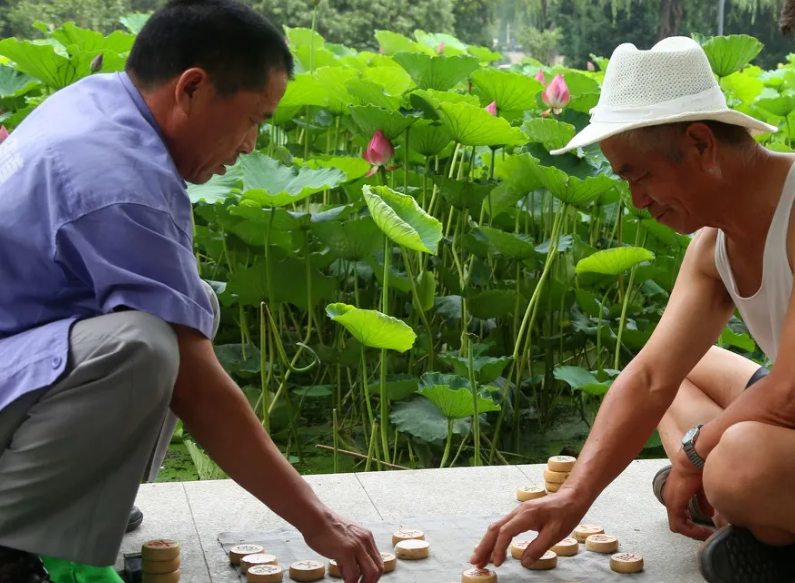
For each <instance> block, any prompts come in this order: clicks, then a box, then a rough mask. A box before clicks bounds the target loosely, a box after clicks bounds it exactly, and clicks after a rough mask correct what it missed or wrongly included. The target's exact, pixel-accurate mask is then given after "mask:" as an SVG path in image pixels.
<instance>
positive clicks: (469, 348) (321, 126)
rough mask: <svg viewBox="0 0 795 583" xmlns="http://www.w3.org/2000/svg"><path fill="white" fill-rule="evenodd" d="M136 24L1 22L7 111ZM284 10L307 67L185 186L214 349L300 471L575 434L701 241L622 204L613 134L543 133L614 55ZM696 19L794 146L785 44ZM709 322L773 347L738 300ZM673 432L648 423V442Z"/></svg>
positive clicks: (792, 79) (110, 58)
mask: <svg viewBox="0 0 795 583" xmlns="http://www.w3.org/2000/svg"><path fill="white" fill-rule="evenodd" d="M138 26H140V23H139V22H133V21H130V22H129V32H128V33H123V32H117V33H113V34H112V35H110V36H108V37H103V36H102V35H100V34H99V33H96V32H94V31H90V30H84V29H79V28H77V27H75V26H74V25H72V24H66V25H64V26H63V27H61V28H58V29H55V30H50V29H47V34H48V39H47V42H43V43H42V42H37V43H34V42H30V41H20V40H17V39H6V40H4V41H2V42H0V59H2V60H0V108H1V109H2V110H3V111H4V113H3V114H0V124H4V125H5V126H6V127H7V128H9V129H10V130H11V131H13V128H14V127H15V125H16V124H18V123H20V122H21V121H22V120H23V119H24V117H25V116H26V115H27V114H28V113H29V112H30V111H32V109H33V108H35V107H36V106H37V105H38V104H39V103H41V101H43V100H44V99H46V98H47V96H49V95H51V94H52V92H53V91H57V90H58V89H59V88H61V87H63V86H65V85H67V84H69V83H72V82H74V81H76V80H77V79H79V78H81V77H82V76H85V75H87V74H91V73H92V70H96V71H101V72H109V71H114V70H120V69H121V68H122V67H123V63H124V59H125V57H126V53H127V51H129V47H130V45H131V43H132V40H133V39H134V35H135V32H136V30H137V27H138ZM45 28H46V27H45ZM285 32H286V35H287V38H288V43H289V46H290V48H291V50H292V52H293V54H294V55H295V57H296V62H297V73H296V75H295V78H294V79H293V80H292V81H291V82H290V84H289V85H288V89H287V92H286V94H285V96H284V98H283V100H282V101H281V103H280V106H279V108H278V110H277V112H276V115H275V117H274V119H273V120H272V121H271V123H269V124H266V125H264V126H263V127H262V129H261V132H260V136H259V140H258V144H257V151H256V152H254V153H252V154H251V155H247V156H244V157H242V158H241V159H240V160H239V162H238V163H237V164H236V165H235V166H234V167H230V168H229V169H228V172H227V173H226V175H224V176H216V177H214V178H213V179H212V180H211V181H210V182H208V183H207V184H203V185H191V186H190V188H189V194H190V196H191V199H192V201H193V205H194V223H195V252H196V261H197V264H198V266H199V269H200V272H201V275H202V277H204V278H205V279H206V280H208V281H210V282H211V283H212V285H213V286H214V287H215V289H216V291H217V293H218V295H219V299H220V301H221V304H222V312H223V324H222V327H221V329H220V331H219V334H218V336H217V338H216V352H217V354H218V357H219V358H220V360H221V362H222V363H223V365H224V366H225V367H226V369H227V370H228V371H229V373H230V374H231V375H233V377H234V378H235V379H236V380H237V382H238V383H239V385H240V387H241V390H242V391H243V392H244V393H245V395H246V396H247V398H248V400H249V402H250V403H251V406H252V408H253V409H254V411H256V413H257V415H258V416H259V418H260V419H261V420H262V425H263V427H264V428H265V429H267V430H268V431H269V432H270V433H271V435H272V436H273V438H274V439H275V441H276V442H277V443H278V444H279V446H280V447H281V448H282V450H283V452H284V454H285V456H287V458H288V459H290V461H292V462H293V463H295V464H296V466H297V467H298V468H299V470H300V471H302V472H303V473H322V472H333V471H339V472H343V471H354V470H355V471H378V470H385V469H390V468H393V467H401V468H405V467H409V468H420V467H448V466H454V465H485V464H512V463H527V462H540V461H544V460H545V459H546V458H547V457H548V456H549V455H553V454H558V453H572V454H576V453H577V452H578V451H579V447H580V446H581V444H582V442H583V441H584V439H585V437H586V436H587V433H588V430H589V427H590V424H591V422H592V420H593V417H594V415H595V413H596V411H597V410H598V407H599V404H600V402H601V399H602V397H603V396H604V394H605V393H606V392H607V390H608V389H609V387H610V384H611V382H612V380H613V379H614V378H615V377H616V375H617V374H618V372H619V371H620V370H621V369H622V367H623V366H625V365H626V363H627V362H629V361H630V360H631V359H632V358H633V356H634V355H635V354H637V352H638V351H639V350H640V349H641V348H642V347H643V345H644V343H645V342H646V341H647V340H648V338H649V336H650V334H651V333H652V331H653V330H654V328H655V326H656V325H657V323H658V321H659V318H660V315H661V313H662V311H663V310H664V308H665V305H666V302H667V299H668V296H669V293H670V291H671V289H672V287H673V283H674V280H675V278H676V276H677V273H678V268H679V265H680V264H681V261H682V258H683V255H684V252H685V250H686V248H687V245H688V243H689V241H690V237H688V236H683V235H680V234H677V233H675V232H673V231H672V230H670V229H669V228H667V227H665V226H663V225H661V224H659V223H657V222H655V221H654V220H653V219H652V218H651V217H650V216H649V215H648V214H647V213H645V212H638V211H637V210H636V209H635V208H634V207H633V206H632V204H631V201H630V199H629V192H628V189H627V187H626V185H625V184H624V183H623V182H622V181H620V180H619V179H618V177H617V176H615V175H614V174H613V173H612V170H611V168H610V166H609V164H608V163H607V161H606V160H605V159H604V157H603V156H602V155H601V153H600V151H599V149H598V147H592V148H587V149H585V150H580V151H579V152H575V153H571V154H566V155H563V156H551V155H550V154H549V152H550V150H554V149H555V148H558V147H561V146H563V145H564V144H565V143H566V142H567V141H568V140H569V138H571V137H572V136H573V135H574V133H575V132H576V131H578V130H579V129H581V128H582V127H584V125H585V124H586V123H587V121H588V112H589V110H590V109H591V108H592V107H593V106H594V105H595V104H596V103H597V100H598V98H599V90H600V83H601V81H602V79H603V76H604V68H605V67H606V65H607V60H606V59H605V58H603V57H599V56H596V55H593V62H594V63H595V65H594V66H593V67H588V69H587V70H583V71H580V70H573V69H569V68H566V67H548V66H544V65H542V64H541V63H539V62H537V61H534V60H532V59H524V60H523V61H522V62H520V63H514V64H507V63H506V62H505V59H504V58H503V56H502V55H500V54H499V53H495V52H493V51H491V50H490V49H487V48H484V47H476V46H467V45H465V44H463V43H461V42H460V41H458V40H457V39H455V38H453V37H451V36H449V35H439V34H431V33H425V32H423V31H416V33H415V35H414V38H408V37H405V36H401V35H398V34H395V33H391V32H388V31H378V32H376V34H375V37H376V39H377V41H378V43H379V46H380V47H381V50H380V51H379V52H378V53H375V52H357V51H354V50H352V49H349V48H347V47H345V46H342V45H336V44H331V43H326V42H325V41H324V39H323V38H322V37H321V36H320V35H318V34H317V33H316V32H314V31H312V30H310V29H302V28H287V29H286V31H285ZM697 40H699V42H701V43H702V45H703V46H704V48H705V50H706V52H707V54H708V56H709V58H710V63H711V64H712V66H713V70H714V72H715V75H716V76H717V78H718V79H719V81H720V84H721V87H722V88H723V90H724V92H725V94H726V96H727V99H728V101H729V103H730V105H731V106H732V107H735V108H737V109H739V110H741V111H744V112H746V113H748V114H750V115H753V116H756V117H759V118H760V119H763V120H765V121H767V122H769V123H773V124H775V125H778V126H779V127H780V128H782V131H781V132H779V133H778V134H775V135H764V136H760V137H759V138H758V139H759V140H760V141H762V142H763V143H765V144H766V145H767V146H768V147H770V148H774V149H777V150H786V151H789V149H790V146H791V140H792V137H793V126H792V124H791V123H790V120H791V118H792V112H793V110H795V58H791V59H790V61H789V62H787V63H784V64H782V65H781V66H780V67H778V68H777V69H775V70H771V71H763V70H761V69H759V68H758V67H755V66H754V65H753V64H752V61H753V59H754V58H755V57H756V56H757V55H758V54H759V52H760V51H761V50H763V47H762V46H761V44H760V43H759V42H758V41H757V40H756V39H754V38H751V37H748V36H744V35H735V36H730V37H714V38H706V37H699V38H698V39H697ZM100 54H102V55H103V58H102V60H101V62H99V63H98V62H97V60H96V59H97V56H98V55H100ZM92 62H93V63H94V66H93V67H92V66H91V63H92ZM591 69H593V70H591ZM719 343H720V344H721V345H722V346H724V347H727V348H730V349H732V350H736V351H738V352H740V353H742V354H744V355H746V356H748V357H750V358H753V359H755V360H757V361H758V362H760V363H764V360H763V358H764V357H763V355H762V353H761V351H759V349H758V348H757V346H756V345H755V344H754V342H753V340H752V339H751V338H750V337H749V336H748V333H747V329H746V328H745V326H744V324H743V322H742V321H741V320H740V319H739V318H738V317H736V316H735V317H734V318H733V319H732V320H731V322H730V324H729V326H728V327H727V328H726V329H725V330H724V332H723V334H722V335H721V337H720V340H719ZM662 455H664V454H663V452H662V448H661V447H660V444H659V439H658V438H657V436H656V435H655V436H654V437H653V438H652V439H651V440H650V442H649V444H648V445H647V448H646V450H644V453H643V456H648V457H659V456H662ZM196 476H198V477H199V478H213V477H222V476H223V474H222V472H220V470H219V469H218V468H217V467H216V466H215V465H214V464H213V463H212V461H211V460H209V459H208V458H207V457H206V456H205V454H204V453H203V452H202V450H201V448H200V447H199V446H197V445H196V444H195V443H194V442H193V441H192V440H191V438H190V435H188V434H187V433H183V431H182V429H181V428H179V429H178V430H177V433H176V434H175V436H174V444H173V446H172V455H171V456H170V457H169V459H168V466H167V467H166V468H165V471H164V472H163V474H162V475H161V478H160V479H161V480H170V479H193V478H195V477H196Z"/></svg>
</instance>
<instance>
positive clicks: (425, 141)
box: [409, 121, 453, 156]
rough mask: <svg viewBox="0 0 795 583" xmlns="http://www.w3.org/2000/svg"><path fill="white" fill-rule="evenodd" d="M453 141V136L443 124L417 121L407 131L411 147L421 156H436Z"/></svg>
mask: <svg viewBox="0 0 795 583" xmlns="http://www.w3.org/2000/svg"><path fill="white" fill-rule="evenodd" d="M451 141H453V136H451V135H450V132H448V131H447V128H445V127H444V125H437V124H431V123H429V122H425V121H423V122H419V123H416V124H414V125H413V126H412V128H411V131H410V132H409V145H410V146H411V149H412V150H414V151H415V152H417V153H418V154H421V155H422V156H436V155H437V154H439V153H440V152H441V151H442V150H444V149H445V148H446V147H447V145H448V144H449V143H450V142H451Z"/></svg>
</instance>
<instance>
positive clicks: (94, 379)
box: [0, 0, 383, 583]
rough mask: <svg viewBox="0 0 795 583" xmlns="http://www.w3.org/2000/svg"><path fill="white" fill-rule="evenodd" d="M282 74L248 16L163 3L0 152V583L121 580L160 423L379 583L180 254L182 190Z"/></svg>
mask: <svg viewBox="0 0 795 583" xmlns="http://www.w3.org/2000/svg"><path fill="white" fill-rule="evenodd" d="M292 70H293V62H292V57H291V55H290V53H289V51H288V50H287V48H286V46H285V42H284V39H283V38H282V36H281V35H280V34H279V33H278V31H277V30H276V29H275V28H274V27H273V26H272V25H271V24H270V23H269V22H268V21H267V20H265V19H264V18H263V17H262V16H261V15H259V14H257V13H256V12H254V11H253V10H251V9H249V8H247V7H245V6H243V5H242V4H239V3H237V2H236V1H235V0H172V1H171V2H170V3H169V4H167V5H166V6H165V7H163V8H162V9H160V10H159V11H158V12H156V13H155V14H154V15H153V16H152V17H151V18H150V19H149V20H148V22H147V24H146V26H145V27H144V28H143V29H142V30H141V32H140V34H139V35H138V37H137V39H136V42H135V45H134V46H133V48H132V51H131V53H130V56H129V59H128V62H127V67H126V71H125V73H123V74H108V75H95V76H92V77H89V78H87V79H84V80H81V81H79V82H77V83H75V84H73V85H71V86H69V87H66V88H64V89H62V90H60V91H59V92H57V93H56V94H54V95H52V96H51V97H49V98H48V99H47V100H46V101H45V102H44V103H43V104H42V105H40V106H39V107H38V108H37V109H36V110H35V111H34V112H33V113H32V114H31V115H30V116H29V117H28V118H27V119H26V120H25V121H24V122H23V123H22V124H21V125H20V126H19V127H18V128H17V129H16V130H14V131H13V132H12V133H11V135H10V136H9V137H8V138H7V139H6V140H5V141H4V142H3V144H2V145H0V282H2V285H0V583H28V582H34V581H54V582H55V583H61V582H62V581H69V582H73V581H85V580H86V579H87V578H88V577H89V576H91V577H94V578H93V579H92V580H95V581H118V580H119V579H118V577H117V576H116V575H115V573H114V572H113V570H112V568H111V567H109V566H110V565H112V564H113V563H114V562H115V559H116V557H117V554H118V551H119V548H120V544H121V540H122V537H123V535H124V532H125V529H126V527H127V524H128V520H129V517H130V512H131V509H132V508H133V502H134V500H135V496H136V492H137V489H138V485H139V484H140V482H141V480H142V478H144V477H145V476H146V475H147V472H149V473H151V472H152V469H151V468H157V467H159V461H160V460H159V459H158V455H157V450H158V448H157V445H158V439H159V438H160V439H161V440H165V442H166V443H167V440H168V438H169V437H170V431H172V430H173V421H174V420H175V419H176V417H179V418H180V419H182V421H183V423H184V425H185V427H186V429H187V430H188V431H190V433H191V435H192V436H193V437H194V438H195V439H196V440H197V441H198V442H199V443H201V444H202V445H203V446H204V448H205V449H206V451H207V452H208V454H209V455H210V456H211V457H212V458H213V459H214V460H215V461H216V462H217V463H218V464H219V466H220V467H221V468H223V469H224V470H225V471H226V472H227V473H228V474H229V476H230V477H232V478H233V479H234V480H236V481H237V482H238V483H239V484H241V486H243V487H244V488H246V489H247V490H248V491H249V492H251V493H252V494H253V495H254V496H256V497H257V498H258V499H259V500H261V501H262V502H263V503H264V504H267V505H268V506H269V507H270V508H271V509H272V510H273V511H274V512H276V513H277V514H279V515H280V516H281V517H282V518H284V519H285V520H286V521H288V522H289V523H291V524H293V525H294V526H295V527H296V528H298V529H299V530H300V531H301V532H302V533H303V535H304V537H305V539H306V541H307V543H308V544H309V545H310V546H311V547H312V548H313V549H314V550H315V551H316V552H318V553H319V554H321V555H323V556H325V557H328V558H332V559H336V561H337V562H338V564H339V566H340V568H341V570H342V573H343V575H344V578H345V581H346V583H355V582H357V581H359V580H360V579H361V580H362V581H363V582H364V583H374V582H375V581H377V580H378V579H379V577H380V576H381V574H382V573H383V562H382V560H381V556H380V554H379V552H378V549H377V548H376V546H375V543H374V541H373V537H372V535H371V533H369V532H368V531H366V530H364V529H363V528H361V527H359V526H358V525H356V524H354V523H352V522H349V521H348V520H346V519H344V518H342V517H340V516H338V515H337V514H335V513H334V512H332V511H331V510H330V509H329V508H327V507H326V506H324V505H323V504H322V503H321V501H320V500H319V499H318V498H317V496H316V495H315V494H314V492H313V491H312V490H311V488H310V487H309V486H308V485H307V484H306V482H305V481H304V480H303V479H302V478H301V477H300V476H299V475H298V473H297V472H296V471H295V470H294V469H293V468H292V466H291V465H290V464H289V463H288V462H287V461H286V460H285V459H284V456H283V455H282V454H281V452H280V451H279V450H278V449H277V448H276V447H275V445H274V444H273V442H272V441H271V440H270V438H269V436H268V435H267V434H266V433H265V432H264V431H263V429H262V426H261V424H260V422H259V420H258V419H257V417H256V416H255V414H254V413H253V411H252V409H251V407H250V405H249V403H248V401H247V400H246V398H245V396H244V395H243V393H242V391H241V390H240V389H239V387H238V386H236V384H235V383H234V382H233V380H232V379H231V378H230V377H229V376H228V375H227V374H226V372H225V371H224V369H223V368H222V366H221V365H220V363H219V362H218V360H217V358H216V356H215V353H214V351H213V348H212V345H211V340H212V337H213V335H214V332H215V328H216V326H217V315H215V314H214V306H213V303H214V300H215V297H214V295H212V294H208V292H207V289H206V288H207V286H206V284H205V283H204V282H203V281H202V280H201V279H200V277H199V274H198V270H197V266H196V263H195V258H194V256H193V241H192V228H191V206H190V201H189V198H188V196H187V192H186V189H185V187H186V181H187V182H191V183H196V184H201V183H204V182H206V181H207V180H209V179H210V178H211V177H212V176H213V175H214V174H222V173H224V167H225V166H226V165H231V164H233V163H234V162H235V160H236V159H237V157H238V156H239V155H240V154H242V153H248V152H251V151H252V150H253V149H254V147H255V142H256V137H257V134H258V128H259V125H260V124H261V123H262V121H263V120H265V119H268V118H269V117H270V116H271V115H272V113H273V111H274V110H275V108H276V107H277V105H278V103H279V100H280V99H281V97H282V95H283V94H284V91H285V87H286V84H287V82H288V79H289V77H290V76H291V75H292ZM161 443H162V442H161ZM160 454H161V456H162V450H161V451H160ZM154 471H155V472H156V470H154ZM42 559H43V560H42ZM47 570H49V571H50V573H49V575H48V573H47Z"/></svg>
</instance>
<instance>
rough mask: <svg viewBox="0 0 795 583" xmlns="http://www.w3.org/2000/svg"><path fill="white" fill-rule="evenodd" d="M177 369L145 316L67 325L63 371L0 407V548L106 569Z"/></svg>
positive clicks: (173, 353)
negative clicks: (54, 379)
mask: <svg viewBox="0 0 795 583" xmlns="http://www.w3.org/2000/svg"><path fill="white" fill-rule="evenodd" d="M205 285H206V284H205ZM206 288H207V290H208V293H209V294H211V298H212V300H213V306H214V309H215V315H216V318H215V326H214V331H213V334H215V331H217V329H218V322H219V308H218V302H217V298H216V297H215V293H214V292H213V291H212V288H211V287H210V286H209V285H206ZM178 368H179V348H178V345H177V339H176V334H175V333H174V330H173V329H172V328H171V326H169V325H168V324H167V323H166V322H164V321H163V320H161V319H159V318H157V317H155V316H153V315H151V314H148V313H145V312H138V311H122V312H116V313H113V314H109V315H104V316H99V317H96V318H91V319H86V320H80V321H78V322H77V323H75V325H74V326H73V327H72V331H71V335H70V347H69V364H68V368H67V371H66V372H65V373H64V375H63V376H62V377H61V378H60V379H59V380H58V381H57V382H56V383H55V384H53V385H52V386H49V387H45V388H43V389H40V390H38V391H35V392H33V393H29V394H26V395H23V396H22V397H20V398H19V399H17V400H16V401H14V402H13V403H11V404H10V405H9V406H7V407H5V408H4V409H2V410H0V546H6V547H10V548H14V549H18V550H23V551H28V552H31V553H35V554H39V555H46V556H51V557H56V558H60V559H64V560H68V561H75V562H78V563H84V564H87V565H93V566H98V567H102V566H108V565H113V564H114V563H115V561H116V557H117V555H118V553H119V549H120V547H121V542H122V539H123V537H124V534H125V528H126V526H127V521H128V519H129V516H130V511H131V509H132V506H133V504H134V502H135V497H136V494H137V492H138V486H139V485H140V484H141V481H142V480H145V481H154V480H155V478H156V477H157V472H158V470H159V469H160V466H161V464H162V461H163V458H164V456H165V454H166V452H167V450H168V445H169V443H170V441H171V437H172V435H173V433H174V429H175V428H176V424H177V418H176V416H175V415H174V414H173V412H171V410H170V408H169V405H170V403H171V396H172V393H173V390H174V384H175V381H176V378H177V372H178Z"/></svg>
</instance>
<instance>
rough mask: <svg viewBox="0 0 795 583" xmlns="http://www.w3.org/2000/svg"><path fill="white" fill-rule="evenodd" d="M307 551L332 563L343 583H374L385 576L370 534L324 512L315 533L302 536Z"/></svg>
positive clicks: (379, 556)
mask: <svg viewBox="0 0 795 583" xmlns="http://www.w3.org/2000/svg"><path fill="white" fill-rule="evenodd" d="M304 540H305V541H306V543H307V544H308V545H309V547H310V548H311V549H312V550H314V551H315V552H317V553H319V554H320V555H322V556H324V557H328V558H329V559H334V560H335V561H336V562H337V566H338V567H339V570H340V574H341V575H342V578H343V580H344V581H345V583H360V582H361V583H376V581H378V580H379V579H380V578H381V575H383V574H384V561H383V559H382V558H381V552H380V551H379V550H378V546H377V545H376V544H375V539H374V538H373V533H371V532H370V531H369V530H367V529H365V528H363V527H361V526H359V525H358V524H356V523H354V522H351V521H349V520H346V519H345V518H342V517H341V516H339V515H337V514H335V513H333V512H331V511H327V514H326V515H325V517H324V520H323V522H322V524H321V526H320V528H318V529H317V530H314V531H312V532H309V533H304Z"/></svg>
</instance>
